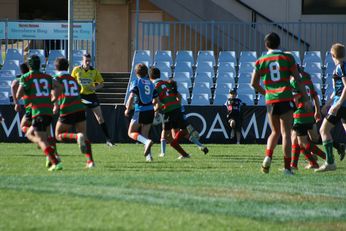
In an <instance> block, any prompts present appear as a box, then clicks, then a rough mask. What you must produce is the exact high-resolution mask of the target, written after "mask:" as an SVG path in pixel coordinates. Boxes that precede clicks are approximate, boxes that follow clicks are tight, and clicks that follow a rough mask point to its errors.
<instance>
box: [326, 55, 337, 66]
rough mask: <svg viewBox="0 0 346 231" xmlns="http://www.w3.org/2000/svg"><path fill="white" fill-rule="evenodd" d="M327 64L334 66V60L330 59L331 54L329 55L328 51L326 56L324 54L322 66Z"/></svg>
mask: <svg viewBox="0 0 346 231" xmlns="http://www.w3.org/2000/svg"><path fill="white" fill-rule="evenodd" d="M327 63H333V64H334V60H333V58H332V54H331V53H330V51H327V52H326V54H325V58H324V65H325V66H326V65H327ZM334 65H335V64H334Z"/></svg>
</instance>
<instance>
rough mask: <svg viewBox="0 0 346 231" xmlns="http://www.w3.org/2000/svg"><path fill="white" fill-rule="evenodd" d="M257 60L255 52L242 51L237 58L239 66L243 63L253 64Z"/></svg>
mask: <svg viewBox="0 0 346 231" xmlns="http://www.w3.org/2000/svg"><path fill="white" fill-rule="evenodd" d="M256 60H257V52H256V51H242V52H240V56H239V64H241V63H243V62H255V61H256Z"/></svg>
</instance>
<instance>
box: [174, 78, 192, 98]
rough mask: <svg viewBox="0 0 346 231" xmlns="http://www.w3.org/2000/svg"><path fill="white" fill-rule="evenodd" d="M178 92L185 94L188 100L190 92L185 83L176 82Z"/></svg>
mask: <svg viewBox="0 0 346 231" xmlns="http://www.w3.org/2000/svg"><path fill="white" fill-rule="evenodd" d="M177 87H178V92H179V93H180V94H186V95H187V96H188V97H187V98H190V90H189V86H188V83H187V82H180V81H179V82H177Z"/></svg>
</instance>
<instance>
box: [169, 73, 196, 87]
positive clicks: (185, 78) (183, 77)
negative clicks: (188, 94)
mask: <svg viewBox="0 0 346 231" xmlns="http://www.w3.org/2000/svg"><path fill="white" fill-rule="evenodd" d="M190 76H191V75H190V73H189V72H174V74H173V79H174V81H176V82H187V83H188V87H189V88H191V87H192V83H191V77H190Z"/></svg>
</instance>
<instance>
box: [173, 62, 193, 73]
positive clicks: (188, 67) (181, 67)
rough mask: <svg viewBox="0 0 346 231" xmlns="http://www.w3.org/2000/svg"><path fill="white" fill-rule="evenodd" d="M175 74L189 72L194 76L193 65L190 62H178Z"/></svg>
mask: <svg viewBox="0 0 346 231" xmlns="http://www.w3.org/2000/svg"><path fill="white" fill-rule="evenodd" d="M174 72H188V73H189V74H190V76H192V73H193V71H192V64H191V63H190V62H180V61H179V62H177V63H176V65H175V68H174Z"/></svg>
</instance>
